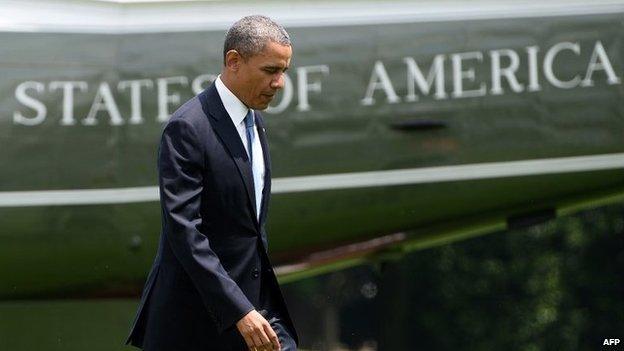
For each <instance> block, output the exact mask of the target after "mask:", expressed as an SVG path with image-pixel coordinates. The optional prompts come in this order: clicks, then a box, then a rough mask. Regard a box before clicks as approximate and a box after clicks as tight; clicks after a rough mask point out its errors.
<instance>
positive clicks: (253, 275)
mask: <svg viewBox="0 0 624 351" xmlns="http://www.w3.org/2000/svg"><path fill="white" fill-rule="evenodd" d="M251 276H252V277H253V278H254V279H258V277H259V276H260V272H259V271H258V268H254V269H253V270H252V271H251Z"/></svg>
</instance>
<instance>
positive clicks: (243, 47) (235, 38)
mask: <svg viewBox="0 0 624 351" xmlns="http://www.w3.org/2000/svg"><path fill="white" fill-rule="evenodd" d="M291 55H292V48H291V46H290V37H289V36H288V33H286V31H285V30H284V28H283V27H282V26H280V25H279V24H277V23H275V22H274V21H272V20H271V19H270V18H268V17H265V16H247V17H243V18H242V19H240V20H239V21H237V22H236V23H234V24H233V25H232V27H231V28H230V29H229V30H228V32H227V34H226V36H225V43H224V45H223V72H222V74H221V79H222V80H223V82H224V83H225V85H226V86H227V87H228V88H229V89H230V90H232V92H233V93H234V95H236V96H237V97H238V98H239V99H240V100H241V101H242V102H243V103H244V104H245V105H247V107H250V108H253V109H257V110H263V109H265V108H267V106H268V105H269V103H270V102H271V100H273V96H274V95H275V94H276V93H277V91H278V90H279V89H281V88H283V87H284V72H286V70H287V69H288V66H289V65H290V57H291Z"/></svg>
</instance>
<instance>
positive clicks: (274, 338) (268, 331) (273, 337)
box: [264, 323, 282, 351]
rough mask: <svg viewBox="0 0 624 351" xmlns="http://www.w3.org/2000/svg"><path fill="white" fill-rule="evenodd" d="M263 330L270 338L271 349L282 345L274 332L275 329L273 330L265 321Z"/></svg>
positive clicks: (277, 349) (276, 348)
mask: <svg viewBox="0 0 624 351" xmlns="http://www.w3.org/2000/svg"><path fill="white" fill-rule="evenodd" d="M264 331H265V332H266V334H267V335H268V336H269V339H270V340H271V343H272V344H273V350H276V351H279V350H281V348H282V345H280V343H279V338H278V337H277V334H275V331H274V330H273V328H272V327H271V325H270V324H268V323H267V324H266V325H265V326H264Z"/></svg>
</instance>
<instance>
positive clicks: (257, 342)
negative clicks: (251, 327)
mask: <svg viewBox="0 0 624 351" xmlns="http://www.w3.org/2000/svg"><path fill="white" fill-rule="evenodd" d="M251 338H252V339H253V341H254V342H253V346H255V347H257V348H260V347H262V339H260V335H258V333H257V332H256V331H254V332H253V334H252V335H251Z"/></svg>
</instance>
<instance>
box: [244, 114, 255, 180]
mask: <svg viewBox="0 0 624 351" xmlns="http://www.w3.org/2000/svg"><path fill="white" fill-rule="evenodd" d="M253 128H254V117H253V112H251V110H249V112H247V116H245V129H246V130H247V153H248V154H249V164H250V165H251V166H252V170H253V151H252V150H253V141H254V136H255V134H254V131H253Z"/></svg>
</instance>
